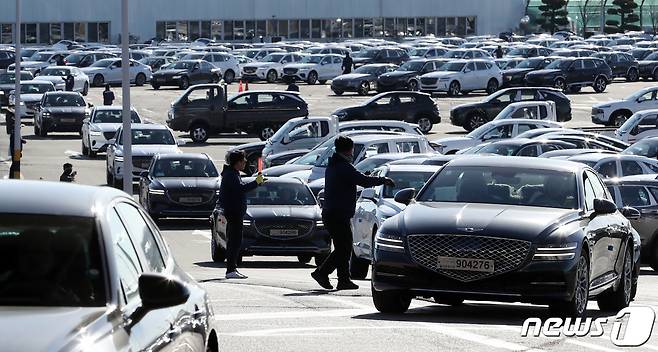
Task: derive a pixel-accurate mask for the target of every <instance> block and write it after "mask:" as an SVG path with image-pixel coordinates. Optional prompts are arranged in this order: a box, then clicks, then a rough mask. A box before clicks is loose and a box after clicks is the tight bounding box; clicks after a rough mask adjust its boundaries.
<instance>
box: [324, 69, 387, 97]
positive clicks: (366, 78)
mask: <svg viewBox="0 0 658 352" xmlns="http://www.w3.org/2000/svg"><path fill="white" fill-rule="evenodd" d="M397 68H398V66H397V65H393V64H369V65H364V66H361V67H359V68H357V69H356V70H355V71H354V72H352V73H348V74H344V75H340V76H338V77H336V78H334V79H333V80H331V90H332V91H333V92H334V93H335V94H336V95H341V94H343V93H344V92H357V93H359V95H368V93H370V90H374V89H377V78H379V76H381V75H383V74H385V73H388V72H393V71H395V69H397Z"/></svg>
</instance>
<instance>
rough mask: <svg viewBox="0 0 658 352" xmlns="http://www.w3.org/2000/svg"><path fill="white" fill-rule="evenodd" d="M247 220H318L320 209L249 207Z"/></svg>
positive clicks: (280, 206)
mask: <svg viewBox="0 0 658 352" xmlns="http://www.w3.org/2000/svg"><path fill="white" fill-rule="evenodd" d="M247 218H250V219H252V220H256V221H258V220H259V219H275V220H282V219H283V220H285V219H304V220H320V218H321V216H320V208H319V207H316V206H313V205H251V206H249V208H248V209H247Z"/></svg>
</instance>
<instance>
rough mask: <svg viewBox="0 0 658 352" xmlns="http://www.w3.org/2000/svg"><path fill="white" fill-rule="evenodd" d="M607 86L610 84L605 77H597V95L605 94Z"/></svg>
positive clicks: (595, 82) (595, 86)
mask: <svg viewBox="0 0 658 352" xmlns="http://www.w3.org/2000/svg"><path fill="white" fill-rule="evenodd" d="M607 86H608V82H606V80H605V78H603V77H597V78H596V79H595V80H594V91H595V92H597V93H603V92H605V88H606V87H607Z"/></svg>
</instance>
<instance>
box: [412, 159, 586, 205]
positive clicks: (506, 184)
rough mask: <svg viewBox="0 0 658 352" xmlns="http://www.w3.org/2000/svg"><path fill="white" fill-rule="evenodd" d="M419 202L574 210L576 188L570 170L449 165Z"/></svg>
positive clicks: (428, 187) (424, 191)
mask: <svg viewBox="0 0 658 352" xmlns="http://www.w3.org/2000/svg"><path fill="white" fill-rule="evenodd" d="M418 201H420V202H449V203H485V204H500V205H520V206H534V207H547V208H562V209H576V208H578V190H577V186H576V176H575V174H574V173H571V172H564V171H553V170H535V169H525V168H520V167H497V166H493V167H492V166H487V167H484V166H450V165H449V164H448V165H447V166H446V167H445V168H444V169H442V170H441V171H440V172H439V174H438V175H437V176H436V177H434V179H432V181H431V183H430V184H428V185H427V187H425V188H424V189H423V191H422V192H421V193H420V194H419V195H418Z"/></svg>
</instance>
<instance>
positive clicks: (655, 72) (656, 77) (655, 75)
mask: <svg viewBox="0 0 658 352" xmlns="http://www.w3.org/2000/svg"><path fill="white" fill-rule="evenodd" d="M651 78H653V80H654V81H658V70H653V73H652V74H651Z"/></svg>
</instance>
